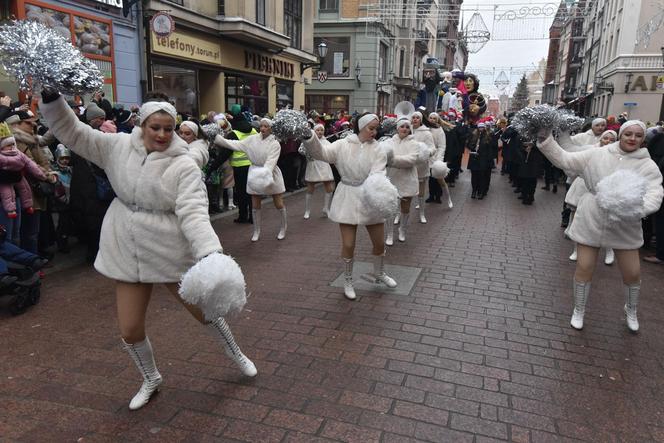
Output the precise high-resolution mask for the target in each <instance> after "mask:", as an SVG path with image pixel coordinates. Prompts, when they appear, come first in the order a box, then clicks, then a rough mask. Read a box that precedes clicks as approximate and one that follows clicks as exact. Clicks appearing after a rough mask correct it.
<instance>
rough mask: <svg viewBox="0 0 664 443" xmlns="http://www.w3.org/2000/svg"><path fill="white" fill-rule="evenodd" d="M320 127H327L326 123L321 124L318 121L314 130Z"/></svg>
mask: <svg viewBox="0 0 664 443" xmlns="http://www.w3.org/2000/svg"><path fill="white" fill-rule="evenodd" d="M318 127H321V128H323V129H325V125H323V124H321V123H318V124H315V125H314V131H315V130H316V128H318Z"/></svg>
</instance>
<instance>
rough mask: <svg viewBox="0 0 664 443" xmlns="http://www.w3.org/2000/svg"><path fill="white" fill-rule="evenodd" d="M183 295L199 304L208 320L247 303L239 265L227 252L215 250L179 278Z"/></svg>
mask: <svg viewBox="0 0 664 443" xmlns="http://www.w3.org/2000/svg"><path fill="white" fill-rule="evenodd" d="M179 293H180V296H181V297H182V300H184V301H185V302H187V303H189V304H192V305H195V306H198V307H199V308H200V309H201V311H203V315H204V316H205V319H206V320H209V321H212V320H215V319H217V318H219V317H221V316H224V315H226V314H228V313H229V312H234V311H240V310H241V309H242V307H244V305H245V303H247V295H246V284H245V282H244V275H243V274H242V270H241V269H240V266H239V265H238V264H237V263H236V262H235V260H233V259H232V258H231V257H229V256H228V255H224V254H222V253H220V252H215V253H213V254H210V255H208V256H207V257H205V258H203V259H202V260H200V261H199V262H198V263H196V264H195V265H194V266H192V267H191V269H189V270H188V271H187V272H186V273H185V274H184V275H183V276H182V280H181V281H180V289H179Z"/></svg>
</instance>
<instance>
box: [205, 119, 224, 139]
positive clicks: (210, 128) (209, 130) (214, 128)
mask: <svg viewBox="0 0 664 443" xmlns="http://www.w3.org/2000/svg"><path fill="white" fill-rule="evenodd" d="M201 129H202V130H203V133H204V134H205V136H206V137H207V139H208V141H209V142H210V143H213V142H214V139H215V137H216V136H218V135H223V131H222V130H221V127H220V126H219V124H218V123H208V124H207V125H203V126H201Z"/></svg>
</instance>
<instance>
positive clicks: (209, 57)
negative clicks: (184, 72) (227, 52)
mask: <svg viewBox="0 0 664 443" xmlns="http://www.w3.org/2000/svg"><path fill="white" fill-rule="evenodd" d="M150 35H151V41H152V52H153V53H157V54H164V55H168V56H169V57H173V58H186V59H189V60H195V61H197V62H202V63H209V64H213V65H221V47H220V46H219V43H216V42H214V41H210V40H204V39H202V38H198V37H192V36H190V35H187V34H183V33H181V32H173V33H171V35H169V36H168V37H159V36H158V35H157V34H155V33H154V32H151V33H150Z"/></svg>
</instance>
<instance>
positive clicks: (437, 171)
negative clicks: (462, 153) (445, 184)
mask: <svg viewBox="0 0 664 443" xmlns="http://www.w3.org/2000/svg"><path fill="white" fill-rule="evenodd" d="M449 173H450V168H448V167H447V163H445V162H444V161H442V160H436V161H435V162H433V164H432V165H431V176H432V177H433V178H441V179H442V178H445V177H447V174H449Z"/></svg>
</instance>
